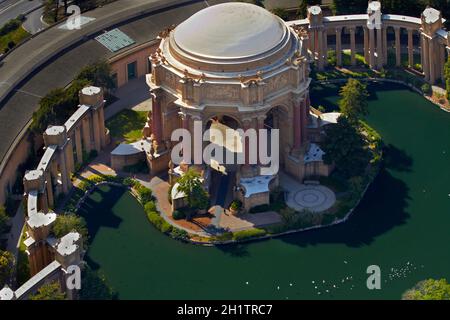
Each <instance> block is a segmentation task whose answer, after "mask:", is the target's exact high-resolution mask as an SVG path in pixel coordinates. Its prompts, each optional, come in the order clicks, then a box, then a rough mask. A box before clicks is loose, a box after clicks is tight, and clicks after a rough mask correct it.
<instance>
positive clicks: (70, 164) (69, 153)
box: [64, 139, 75, 179]
mask: <svg viewBox="0 0 450 320" xmlns="http://www.w3.org/2000/svg"><path fill="white" fill-rule="evenodd" d="M64 152H65V158H66V168H67V174H68V175H69V179H70V175H71V174H72V173H73V172H74V171H75V165H74V161H73V143H72V140H70V139H67V144H66V145H65V146H64Z"/></svg>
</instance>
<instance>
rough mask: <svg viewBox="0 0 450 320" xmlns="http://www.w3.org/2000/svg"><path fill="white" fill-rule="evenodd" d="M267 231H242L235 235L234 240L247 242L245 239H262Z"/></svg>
mask: <svg viewBox="0 0 450 320" xmlns="http://www.w3.org/2000/svg"><path fill="white" fill-rule="evenodd" d="M266 233H267V232H266V230H263V229H257V228H254V229H248V230H242V231H237V232H234V233H233V239H234V240H236V241H240V240H245V239H251V238H257V237H262V236H264V235H266Z"/></svg>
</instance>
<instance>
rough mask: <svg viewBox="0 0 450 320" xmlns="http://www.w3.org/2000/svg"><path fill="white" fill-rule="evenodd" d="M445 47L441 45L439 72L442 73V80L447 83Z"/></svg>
mask: <svg viewBox="0 0 450 320" xmlns="http://www.w3.org/2000/svg"><path fill="white" fill-rule="evenodd" d="M445 62H446V61H445V47H444V46H443V45H442V44H440V45H439V70H440V71H441V80H442V82H444V83H445V72H444V68H445Z"/></svg>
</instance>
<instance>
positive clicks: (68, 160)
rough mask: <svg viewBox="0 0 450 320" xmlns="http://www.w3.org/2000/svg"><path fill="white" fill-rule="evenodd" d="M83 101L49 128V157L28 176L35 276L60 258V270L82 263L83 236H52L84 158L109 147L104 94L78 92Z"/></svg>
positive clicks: (89, 89) (30, 245)
mask: <svg viewBox="0 0 450 320" xmlns="http://www.w3.org/2000/svg"><path fill="white" fill-rule="evenodd" d="M79 100H80V105H79V106H78V109H77V111H76V112H75V113H74V114H73V115H72V116H71V117H70V118H69V119H68V120H67V121H66V122H65V123H64V125H62V126H49V127H48V128H47V130H46V131H45V132H44V135H43V136H44V143H45V152H44V155H43V156H42V158H41V160H40V162H39V165H38V166H37V168H36V169H35V170H30V171H27V172H26V173H25V176H24V180H23V182H24V190H25V199H26V200H27V205H26V210H27V218H26V227H27V234H28V238H27V239H26V240H25V245H26V247H27V253H28V261H29V265H30V273H31V276H35V275H37V274H38V273H39V272H40V271H41V270H43V269H44V268H46V267H47V266H49V264H50V263H52V261H54V260H55V259H56V260H57V262H58V263H59V264H60V265H61V268H67V267H68V263H69V262H70V264H71V265H73V264H74V263H75V264H77V263H79V264H81V263H82V255H83V248H82V247H83V246H82V238H81V235H80V234H78V233H76V232H72V233H69V234H68V235H66V236H64V237H63V238H61V239H59V240H57V239H52V238H51V237H50V233H51V227H52V225H53V224H54V222H55V221H56V214H55V213H54V212H53V211H52V208H53V207H54V206H55V205H56V203H55V202H56V199H57V198H58V196H59V195H60V194H66V193H68V192H69V190H70V188H71V187H72V182H71V175H72V174H73V173H74V172H75V171H76V166H77V165H81V164H82V163H83V160H84V157H83V154H88V153H90V152H91V151H92V150H96V151H97V152H100V151H101V149H102V148H104V147H105V145H106V144H108V143H109V142H108V139H109V136H108V135H107V131H106V128H105V118H104V110H103V109H104V104H105V101H104V99H103V90H102V89H101V88H98V87H92V86H90V87H85V88H83V89H82V90H81V91H80V93H79ZM61 243H64V247H62V246H60V244H61ZM63 273H64V272H63ZM70 294H72V293H70ZM69 298H70V297H69Z"/></svg>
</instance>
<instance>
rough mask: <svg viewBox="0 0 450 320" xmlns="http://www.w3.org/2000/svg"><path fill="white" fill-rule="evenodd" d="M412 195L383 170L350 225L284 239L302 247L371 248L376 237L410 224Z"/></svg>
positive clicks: (356, 209) (347, 223) (345, 223)
mask: <svg viewBox="0 0 450 320" xmlns="http://www.w3.org/2000/svg"><path fill="white" fill-rule="evenodd" d="M408 193H409V189H408V187H407V186H406V185H405V183H404V182H403V181H401V180H399V179H396V178H395V177H393V176H392V175H391V174H390V173H389V171H388V170H386V168H383V169H382V170H381V171H380V173H379V174H378V176H377V177H376V178H375V181H374V182H373V183H372V184H371V186H370V187H369V189H368V190H367V192H366V194H365V196H364V198H363V199H362V201H361V202H360V204H359V205H358V206H357V207H356V208H355V210H354V212H353V213H352V215H351V216H350V218H349V219H348V220H347V221H346V222H343V223H341V224H338V225H335V226H330V227H326V228H322V229H317V230H311V231H306V232H302V233H298V234H294V235H290V236H285V237H282V238H280V239H281V240H282V241H285V242H287V243H290V244H295V245H298V246H300V247H306V246H308V245H318V244H322V243H342V244H345V245H347V246H349V247H355V248H358V247H362V246H364V245H369V244H371V243H373V242H374V241H375V239H376V237H378V236H380V235H382V234H384V233H386V232H388V231H389V230H392V229H393V228H395V227H397V226H400V225H403V224H405V223H406V221H407V220H408V218H409V213H407V211H406V208H407V207H408V200H409V196H408Z"/></svg>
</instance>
